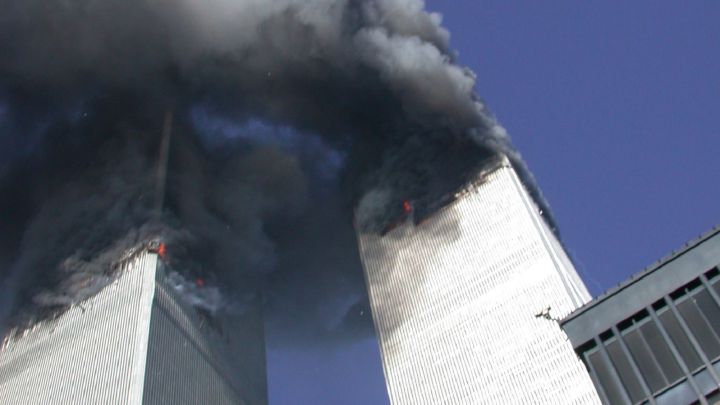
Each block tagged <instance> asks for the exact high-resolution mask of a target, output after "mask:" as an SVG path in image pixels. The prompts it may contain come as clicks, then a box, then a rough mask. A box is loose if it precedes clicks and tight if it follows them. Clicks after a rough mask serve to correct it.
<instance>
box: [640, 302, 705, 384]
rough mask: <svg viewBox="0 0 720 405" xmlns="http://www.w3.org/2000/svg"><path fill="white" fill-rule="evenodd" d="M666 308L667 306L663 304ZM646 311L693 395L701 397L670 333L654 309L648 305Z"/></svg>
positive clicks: (679, 382)
mask: <svg viewBox="0 0 720 405" xmlns="http://www.w3.org/2000/svg"><path fill="white" fill-rule="evenodd" d="M665 308H667V306H665ZM647 310H648V312H649V313H650V316H651V317H652V320H653V321H654V322H655V324H656V325H657V326H658V329H659V330H660V335H661V336H662V338H663V339H664V340H665V343H667V345H668V347H669V348H670V351H671V352H672V355H673V356H674V357H675V360H677V362H678V364H679V365H680V369H682V372H683V374H684V375H685V379H687V380H688V381H689V382H690V386H691V387H692V389H693V391H695V395H697V397H698V398H702V393H701V392H700V388H699V387H698V386H697V383H696V382H695V380H694V379H693V378H690V377H691V374H690V369H689V368H688V366H687V364H685V361H684V360H683V358H682V356H680V351H679V350H678V348H677V347H676V346H675V342H673V340H672V339H671V338H670V335H669V334H668V332H667V331H666V330H665V327H663V325H662V323H661V322H660V319H659V318H658V316H657V314H656V313H655V311H654V310H653V309H652V308H650V307H648V308H647ZM683 381H684V379H682V380H680V381H678V382H676V383H675V384H673V385H671V386H669V387H667V389H666V390H669V389H671V388H672V387H674V386H676V385H678V384H681V383H682V382H683ZM666 390H663V391H662V392H665V391H666ZM662 392H659V393H658V394H657V395H661V394H662Z"/></svg>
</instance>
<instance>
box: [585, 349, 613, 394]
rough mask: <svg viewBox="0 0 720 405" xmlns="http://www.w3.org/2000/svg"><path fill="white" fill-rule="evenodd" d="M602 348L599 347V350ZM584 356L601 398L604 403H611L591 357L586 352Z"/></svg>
mask: <svg viewBox="0 0 720 405" xmlns="http://www.w3.org/2000/svg"><path fill="white" fill-rule="evenodd" d="M599 350H600V349H598V351H599ZM582 357H583V363H585V366H587V368H588V371H590V378H592V380H593V382H594V383H595V388H596V390H597V392H598V394H599V395H600V400H601V401H602V403H603V404H609V403H610V399H609V398H608V396H607V394H606V393H605V387H603V385H602V383H601V382H600V379H599V378H598V375H597V371H595V366H593V364H592V362H591V361H590V357H589V356H587V355H586V354H585V353H583V354H582Z"/></svg>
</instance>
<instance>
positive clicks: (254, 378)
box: [0, 251, 267, 404]
mask: <svg viewBox="0 0 720 405" xmlns="http://www.w3.org/2000/svg"><path fill="white" fill-rule="evenodd" d="M162 267H163V266H162V264H160V263H159V261H158V257H157V255H156V254H155V253H151V252H145V251H144V252H141V253H139V254H137V255H135V256H134V257H132V258H130V259H128V260H127V261H126V262H125V263H124V264H122V265H121V269H120V271H121V275H120V276H119V277H118V279H117V280H116V281H115V282H114V283H113V284H111V285H110V286H108V287H106V288H105V289H103V290H102V291H101V292H100V293H99V294H97V295H96V296H94V297H92V298H90V299H88V300H86V301H85V302H82V303H81V304H78V305H75V306H73V307H72V308H70V309H69V310H68V311H67V312H65V313H63V314H62V315H60V316H59V317H58V318H57V319H54V320H49V321H45V322H42V323H39V324H37V325H36V326H35V327H34V328H33V329H30V330H27V331H25V332H24V333H22V334H21V335H19V336H15V337H11V338H10V339H7V340H6V341H5V342H4V344H3V347H2V349H1V350H0V403H2V404H20V403H22V404H141V403H142V404H198V403H202V404H264V403H267V383H266V377H265V349H264V334H263V323H262V314H261V311H260V305H259V303H257V305H252V304H250V305H248V306H247V307H246V308H243V309H242V311H239V312H238V313H237V314H232V315H222V316H218V317H214V316H211V315H210V314H207V313H202V312H199V311H197V310H196V309H194V308H192V307H190V306H188V305H186V304H185V303H184V302H183V300H182V299H180V298H179V297H178V296H177V295H176V294H175V293H174V292H173V291H172V289H171V288H169V287H168V286H167V285H165V283H164V282H163V281H162V280H163V271H162Z"/></svg>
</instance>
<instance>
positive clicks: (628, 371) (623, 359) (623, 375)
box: [606, 340, 645, 403]
mask: <svg viewBox="0 0 720 405" xmlns="http://www.w3.org/2000/svg"><path fill="white" fill-rule="evenodd" d="M606 347H607V351H608V354H609V355H610V359H611V360H612V362H613V365H614V366H615V370H617V372H618V374H619V375H620V380H621V381H622V383H623V385H625V389H626V390H627V392H628V394H630V399H631V400H632V402H633V403H635V402H639V401H640V400H642V399H643V398H645V392H644V391H643V389H642V385H641V384H640V381H639V380H638V377H637V375H636V374H635V372H634V371H633V369H632V366H631V365H630V359H628V358H627V356H625V353H624V352H623V350H622V347H621V346H620V343H619V342H618V341H617V340H613V341H612V342H609V343H607V344H606Z"/></svg>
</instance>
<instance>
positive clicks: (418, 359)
mask: <svg viewBox="0 0 720 405" xmlns="http://www.w3.org/2000/svg"><path fill="white" fill-rule="evenodd" d="M358 239H359V245H360V251H361V257H362V261H363V266H364V269H365V276H366V282H367V285H368V290H369V296H370V304H371V309H372V314H373V320H374V322H375V329H376V332H377V336H378V339H379V343H380V350H381V356H382V361H383V369H384V373H385V378H386V382H387V387H388V393H389V396H390V400H391V402H392V403H393V404H419V403H422V404H438V403H458V404H461V403H462V404H470V403H472V404H483V403H488V404H496V403H503V404H510V403H523V404H527V403H553V404H560V403H570V404H587V403H599V399H598V397H597V393H596V391H595V388H594V387H593V384H592V382H591V380H590V378H589V377H588V375H587V372H586V371H585V367H584V366H583V364H582V363H581V362H580V361H579V360H578V358H577V356H576V355H575V353H574V352H573V348H572V345H571V344H570V343H569V342H568V341H567V338H566V337H565V335H564V333H563V332H562V330H561V329H560V328H559V326H558V324H557V322H556V321H555V319H559V318H561V317H563V316H565V315H567V314H568V313H570V312H571V311H572V310H574V309H575V308H577V307H579V306H581V305H582V304H583V303H585V302H587V301H588V300H589V299H590V295H589V294H588V292H587V290H586V288H585V287H584V285H583V283H582V281H581V280H580V278H579V277H578V275H577V273H576V272H575V270H574V268H573V266H572V264H571V262H570V260H569V259H568V258H567V256H566V255H565V253H564V251H563V249H562V247H561V245H560V243H559V242H558V240H557V239H556V238H555V236H554V235H553V233H552V231H551V230H550V229H549V228H548V226H547V225H546V223H545V222H544V220H543V219H542V217H541V215H540V213H539V212H538V209H537V207H536V206H535V204H534V203H533V201H532V199H531V198H530V197H529V195H528V193H527V192H526V190H525V189H524V187H523V186H522V184H521V182H520V180H519V179H518V177H517V175H516V174H515V172H514V170H513V169H512V167H511V166H510V163H509V162H508V161H507V160H505V161H504V162H503V163H502V164H501V165H500V166H499V168H496V169H495V170H493V171H492V172H490V173H486V174H483V175H482V176H481V177H479V178H478V179H477V181H476V182H475V183H474V184H472V185H470V186H469V187H468V188H467V189H466V190H465V191H463V192H462V193H461V194H460V195H458V196H457V198H456V199H455V200H454V202H453V203H451V204H450V205H448V206H446V207H444V208H443V209H441V210H439V211H438V212H436V213H434V214H433V215H432V216H431V217H429V218H428V219H426V220H424V221H423V222H421V223H419V224H414V223H413V221H406V222H405V223H403V224H401V225H400V226H398V227H396V228H395V229H393V230H391V231H390V232H388V233H386V234H384V235H379V234H373V233H362V232H361V233H360V234H359V235H358Z"/></svg>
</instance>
